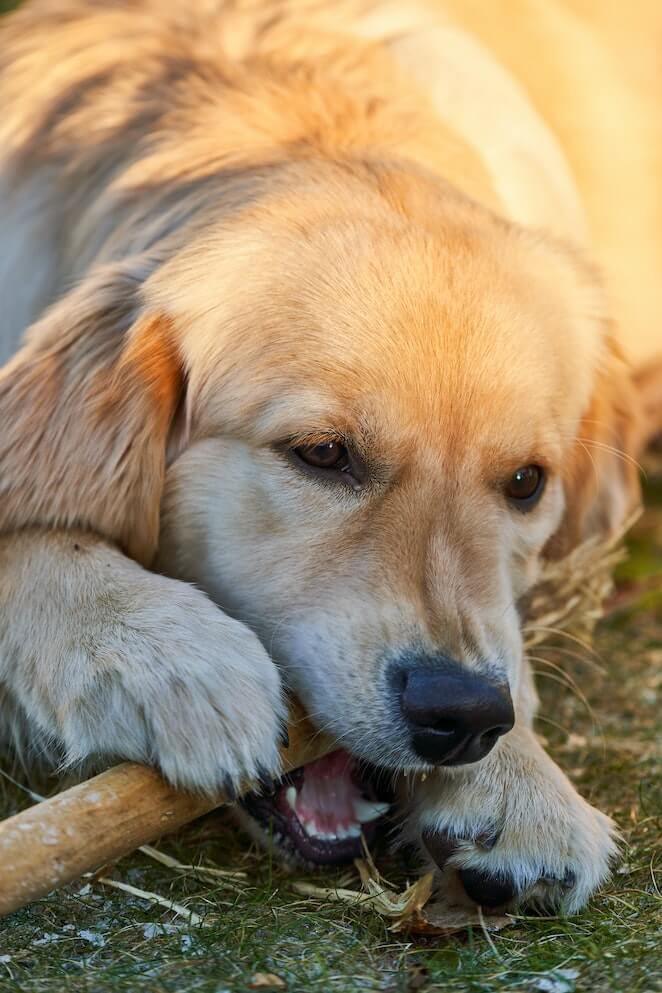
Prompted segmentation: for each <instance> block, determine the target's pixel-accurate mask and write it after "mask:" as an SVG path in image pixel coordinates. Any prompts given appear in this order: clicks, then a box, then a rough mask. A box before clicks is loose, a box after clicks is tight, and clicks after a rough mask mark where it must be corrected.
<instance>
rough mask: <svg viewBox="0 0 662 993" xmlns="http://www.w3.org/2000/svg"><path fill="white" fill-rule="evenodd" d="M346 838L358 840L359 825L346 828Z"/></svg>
mask: <svg viewBox="0 0 662 993" xmlns="http://www.w3.org/2000/svg"><path fill="white" fill-rule="evenodd" d="M347 837H348V838H360V837H361V825H360V824H350V825H349V827H348V828H347Z"/></svg>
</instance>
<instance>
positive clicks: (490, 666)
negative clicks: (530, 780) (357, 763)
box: [149, 172, 637, 767]
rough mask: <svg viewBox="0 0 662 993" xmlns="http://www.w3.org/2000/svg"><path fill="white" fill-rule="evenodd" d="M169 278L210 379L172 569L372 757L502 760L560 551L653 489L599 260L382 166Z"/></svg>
mask: <svg viewBox="0 0 662 993" xmlns="http://www.w3.org/2000/svg"><path fill="white" fill-rule="evenodd" d="M149 292H150V293H151V294H152V301H153V302H152V307H153V308H154V309H155V311H158V312H160V313H163V314H167V315H168V318H169V320H171V321H172V322H173V324H174V326H175V327H177V328H178V329H179V334H180V336H181V337H180V342H181V345H180V347H181V351H182V355H183V359H184V364H185V367H186V369H187V370H188V391H189V393H188V399H187V411H186V421H187V427H186V433H187V439H186V442H185V450H184V451H183V452H182V453H181V454H180V455H179V457H178V458H176V459H175V460H174V462H173V464H172V466H171V467H170V469H169V472H168V479H167V485H166V495H165V502H164V511H165V512H164V516H163V542H162V553H161V554H162V558H161V561H162V563H163V564H164V565H165V566H167V568H168V570H169V571H172V572H174V573H175V574H176V575H182V576H184V577H186V578H189V579H192V580H195V581H196V582H198V583H200V584H201V585H202V586H203V588H204V589H206V590H207V591H208V592H209V593H210V595H211V596H212V597H213V598H214V599H215V600H216V601H217V602H219V603H220V604H221V605H222V606H223V607H224V608H225V609H226V610H229V611H230V612H232V613H233V614H235V615H237V616H238V617H241V618H242V619H244V620H245V621H246V623H248V624H249V625H250V626H252V627H253V628H254V629H255V630H256V631H257V632H258V633H259V635H260V637H261V638H262V640H263V642H264V644H265V646H266V647H267V649H268V650H269V651H270V652H271V653H272V655H273V657H274V658H275V659H276V660H277V661H278V663H279V664H280V665H281V666H282V668H283V670H284V671H285V673H286V678H287V680H288V682H289V684H290V685H291V686H292V687H293V688H294V690H295V691H296V692H297V694H298V695H299V696H300V698H301V699H302V700H303V702H304V703H305V705H306V706H307V708H308V709H309V711H310V713H311V715H312V716H313V718H314V720H316V721H317V722H318V724H319V725H321V726H323V727H325V728H327V729H329V730H330V731H331V732H332V734H334V735H335V736H336V737H337V739H338V740H339V741H341V742H342V743H343V744H344V745H346V747H347V748H349V749H350V750H351V751H353V752H354V753H357V754H359V755H362V756H364V757H365V758H368V759H371V760H373V761H375V762H379V763H381V764H386V765H390V766H398V767H402V766H417V765H419V766H420V765H421V764H426V763H439V762H443V763H448V764H454V763H461V762H466V761H472V760H476V759H479V758H481V757H482V756H483V755H484V754H486V753H487V751H488V750H489V749H490V748H491V747H492V746H493V744H494V743H495V741H496V740H497V737H498V736H499V734H501V733H503V732H504V731H507V730H508V729H509V727H510V726H511V724H512V720H513V709H512V703H511V699H514V698H516V696H517V690H518V680H519V670H520V661H521V656H522V646H521V635H520V616H519V613H518V603H519V602H520V601H521V598H522V596H523V595H524V594H525V593H526V591H527V590H528V589H529V588H530V587H531V585H532V584H533V583H534V582H535V580H536V578H537V576H538V574H539V570H540V567H541V563H542V561H543V559H544V558H545V557H546V556H549V555H556V556H558V555H562V554H565V553H566V552H567V551H568V550H570V548H572V547H574V545H575V544H577V543H578V542H579V541H581V540H582V539H584V538H586V537H587V536H588V535H590V534H594V533H596V532H609V531H611V530H612V529H613V528H614V527H615V526H617V525H618V524H619V523H620V522H621V521H622V519H623V518H624V516H625V515H626V514H627V513H628V511H629V510H630V508H631V505H632V502H633V500H634V499H635V498H636V487H637V482H636V472H635V471H634V470H633V468H632V465H631V463H630V462H629V461H628V452H629V448H630V445H631V438H630V436H629V432H630V423H631V419H632V418H633V416H634V409H635V403H634V398H633V397H632V395H631V390H630V387H629V383H628V376H627V371H626V369H625V366H624V365H623V364H622V363H621V361H620V359H619V358H618V356H617V355H616V353H615V351H614V349H613V347H612V345H611V344H610V342H609V339H608V337H607V336H606V333H605V327H606V322H605V315H604V307H603V301H602V295H601V292H600V290H599V288H598V286H597V284H596V280H595V278H594V275H593V273H592V272H591V271H590V270H589V269H588V268H587V267H586V265H585V264H584V263H583V262H582V261H580V260H579V259H578V258H576V257H575V256H574V255H573V254H572V253H571V252H569V251H568V250H567V249H565V248H562V247H559V246H557V245H553V244H549V243H548V242H546V241H545V240H544V239H543V238H540V237H538V236H536V235H532V234H529V233H525V232H523V231H520V230H517V229H514V228H512V227H509V226H508V225H506V224H505V223H503V222H501V221H499V220H496V219H495V218H493V217H491V216H489V215H487V214H486V213H484V212H483V211H481V210H480V209H478V208H477V207H475V206H473V205H471V204H469V203H467V202H466V201H462V200H460V199H458V198H456V197H455V196H453V195H452V194H450V193H448V192H440V191H439V189H438V188H433V187H432V186H431V185H429V184H428V183H427V181H424V180H422V179H421V178H420V177H416V178H409V179H403V177H402V176H401V175H388V174H386V173H384V172H382V173H380V174H379V175H378V176H377V178H376V179H375V180H374V185H373V187H372V189H368V190H367V191H366V190H365V181H363V184H362V183H360V182H359V181H358V180H356V182H355V184H354V185H353V186H351V187H350V188H346V187H342V186H340V185H339V188H338V190H334V189H332V190H328V189H327V190H317V189H315V188H314V187H313V188H312V189H311V190H306V188H305V186H302V188H301V189H300V192H299V196H298V200H297V201H296V202H295V201H294V200H293V199H292V198H290V197H284V198H283V200H282V201H281V202H274V203H273V204H272V205H271V207H270V211H269V213H268V214H267V213H264V214H261V213H260V212H256V214H255V216H254V217H253V218H249V219H246V220H245V221H244V222H243V223H242V225H241V226H240V227H236V228H234V229H229V230H228V231H227V232H223V233H221V232H218V231H214V232H213V233H212V232H210V233H208V234H207V235H205V236H203V237H202V238H201V239H200V241H198V242H196V243H194V244H192V245H191V246H189V248H188V249H187V250H186V251H185V252H184V253H183V254H182V255H181V256H180V257H178V258H177V259H175V260H174V261H173V262H172V264H171V265H169V266H166V267H165V268H164V269H162V270H161V271H160V272H159V274H158V276H157V277H156V279H155V280H154V285H153V287H150V288H149Z"/></svg>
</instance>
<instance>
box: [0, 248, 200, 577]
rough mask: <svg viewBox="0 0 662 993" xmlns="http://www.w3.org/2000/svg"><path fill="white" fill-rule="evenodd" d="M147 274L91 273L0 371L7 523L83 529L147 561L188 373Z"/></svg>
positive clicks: (1, 481)
mask: <svg viewBox="0 0 662 993" xmlns="http://www.w3.org/2000/svg"><path fill="white" fill-rule="evenodd" d="M143 278H144V272H141V267H139V266H131V265H124V266H122V267H112V268H106V269H103V270H100V271H98V272H96V273H95V274H94V275H92V276H91V277H88V279H86V280H85V281H84V282H83V283H82V284H81V285H80V286H79V287H77V288H76V289H75V290H72V291H71V292H70V293H69V294H67V296H65V297H64V298H63V299H62V300H60V301H59V302H58V303H57V304H55V305H54V306H53V307H52V308H51V309H50V310H48V311H47V312H46V313H45V315H44V316H43V317H42V318H41V319H40V320H39V321H38V322H37V323H36V324H34V325H33V326H32V328H31V329H30V331H29V332H28V335H27V339H26V344H25V345H24V347H23V348H22V349H21V350H20V351H19V352H18V353H17V355H16V356H15V357H14V358H13V359H12V360H11V361H10V362H9V363H8V364H7V365H6V366H4V367H3V368H2V369H1V370H0V424H1V425H2V431H1V434H0V530H2V531H8V530H16V529H18V528H23V527H30V526H36V527H77V528H82V529H87V530H91V531H94V532H95V533H97V534H100V535H102V536H103V537H105V538H107V539H109V540H110V541H113V542H115V543H117V544H118V545H120V547H122V548H123V550H124V551H125V552H126V553H127V554H128V555H130V556H131V557H132V558H134V559H136V560H137V561H139V562H141V563H143V564H148V563H149V562H150V560H151V559H152V557H153V555H154V553H155V551H156V547H157V542H158V531H159V507H160V501H161V492H162V488H163V479H164V472H165V463H166V449H167V448H168V446H169V443H170V442H171V438H172V432H173V424H174V423H175V422H176V420H178V418H177V414H178V411H179V410H180V408H181V405H182V402H183V388H184V374H183V370H182V365H181V362H180V358H179V355H178V349H177V344H176V341H175V334H174V328H173V325H172V323H171V321H170V320H169V319H168V317H167V315H165V314H162V313H151V312H149V311H148V310H146V308H145V307H144V304H143V302H142V299H141V286H142V281H143Z"/></svg>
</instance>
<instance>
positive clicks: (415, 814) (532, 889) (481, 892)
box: [405, 731, 616, 913]
mask: <svg viewBox="0 0 662 993" xmlns="http://www.w3.org/2000/svg"><path fill="white" fill-rule="evenodd" d="M409 803H411V800H410V801H409ZM405 836H406V837H407V838H408V839H409V840H410V841H417V842H418V843H419V844H420V845H421V847H422V850H423V852H424V855H425V856H426V857H427V860H428V861H430V860H431V861H432V863H433V867H434V868H436V869H437V870H438V874H439V886H440V890H441V892H442V895H444V896H445V898H446V899H447V900H448V901H449V902H467V898H469V901H472V902H473V903H477V904H480V905H481V906H483V907H486V908H490V909H496V908H508V907H511V908H512V907H515V906H528V907H530V908H532V909H542V910H548V911H549V910H563V911H564V912H566V913H574V912H575V911H577V910H579V909H580V908H581V907H582V906H583V905H584V904H585V903H586V901H587V900H588V898H589V897H590V896H591V894H592V893H593V892H594V891H595V890H596V889H597V888H598V887H599V886H600V885H601V883H603V882H604V881H605V879H606V878H607V876H608V875H609V864H610V861H611V860H612V858H613V856H614V855H615V852H616V845H615V841H614V837H615V827H614V824H613V822H612V821H611V820H610V819H609V818H608V817H607V816H606V815H605V814H602V813H600V811H598V810H596V809H595V808H593V807H591V806H590V805H589V804H588V803H587V802H586V801H585V800H584V799H583V798H582V797H581V796H580V795H579V794H578V793H577V791H576V790H575V789H574V787H573V786H572V784H571V783H570V782H569V780H568V779H567V778H566V777H565V776H564V774H563V773H562V772H561V770H560V769H559V768H558V766H556V765H555V764H554V763H553V762H552V760H551V759H550V758H549V756H548V755H546V754H545V752H544V751H543V749H542V748H541V746H540V745H539V743H538V742H537V740H536V739H535V737H534V735H533V734H532V732H524V733H518V732H517V731H515V732H513V737H512V738H511V736H510V735H508V736H507V737H506V738H504V739H503V740H502V742H501V743H500V745H499V747H498V749H497V750H495V752H494V753H493V754H492V755H491V756H490V757H489V759H486V760H484V761H483V762H482V763H479V764H478V765H477V766H470V767H466V769H458V770H456V771H455V770H449V771H448V772H446V771H440V772H439V773H437V774H435V775H434V776H428V778H427V779H426V780H425V782H423V783H420V784H419V785H418V786H417V787H416V788H415V794H414V805H413V808H410V812H409V813H408V815H407V824H406V828H405Z"/></svg>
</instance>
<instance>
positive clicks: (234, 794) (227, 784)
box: [223, 776, 239, 803]
mask: <svg viewBox="0 0 662 993" xmlns="http://www.w3.org/2000/svg"><path fill="white" fill-rule="evenodd" d="M223 793H224V795H225V802H226V803H236V802H237V800H238V799H239V791H238V789H237V786H236V784H235V782H234V780H232V779H231V778H230V776H224V777H223Z"/></svg>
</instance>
